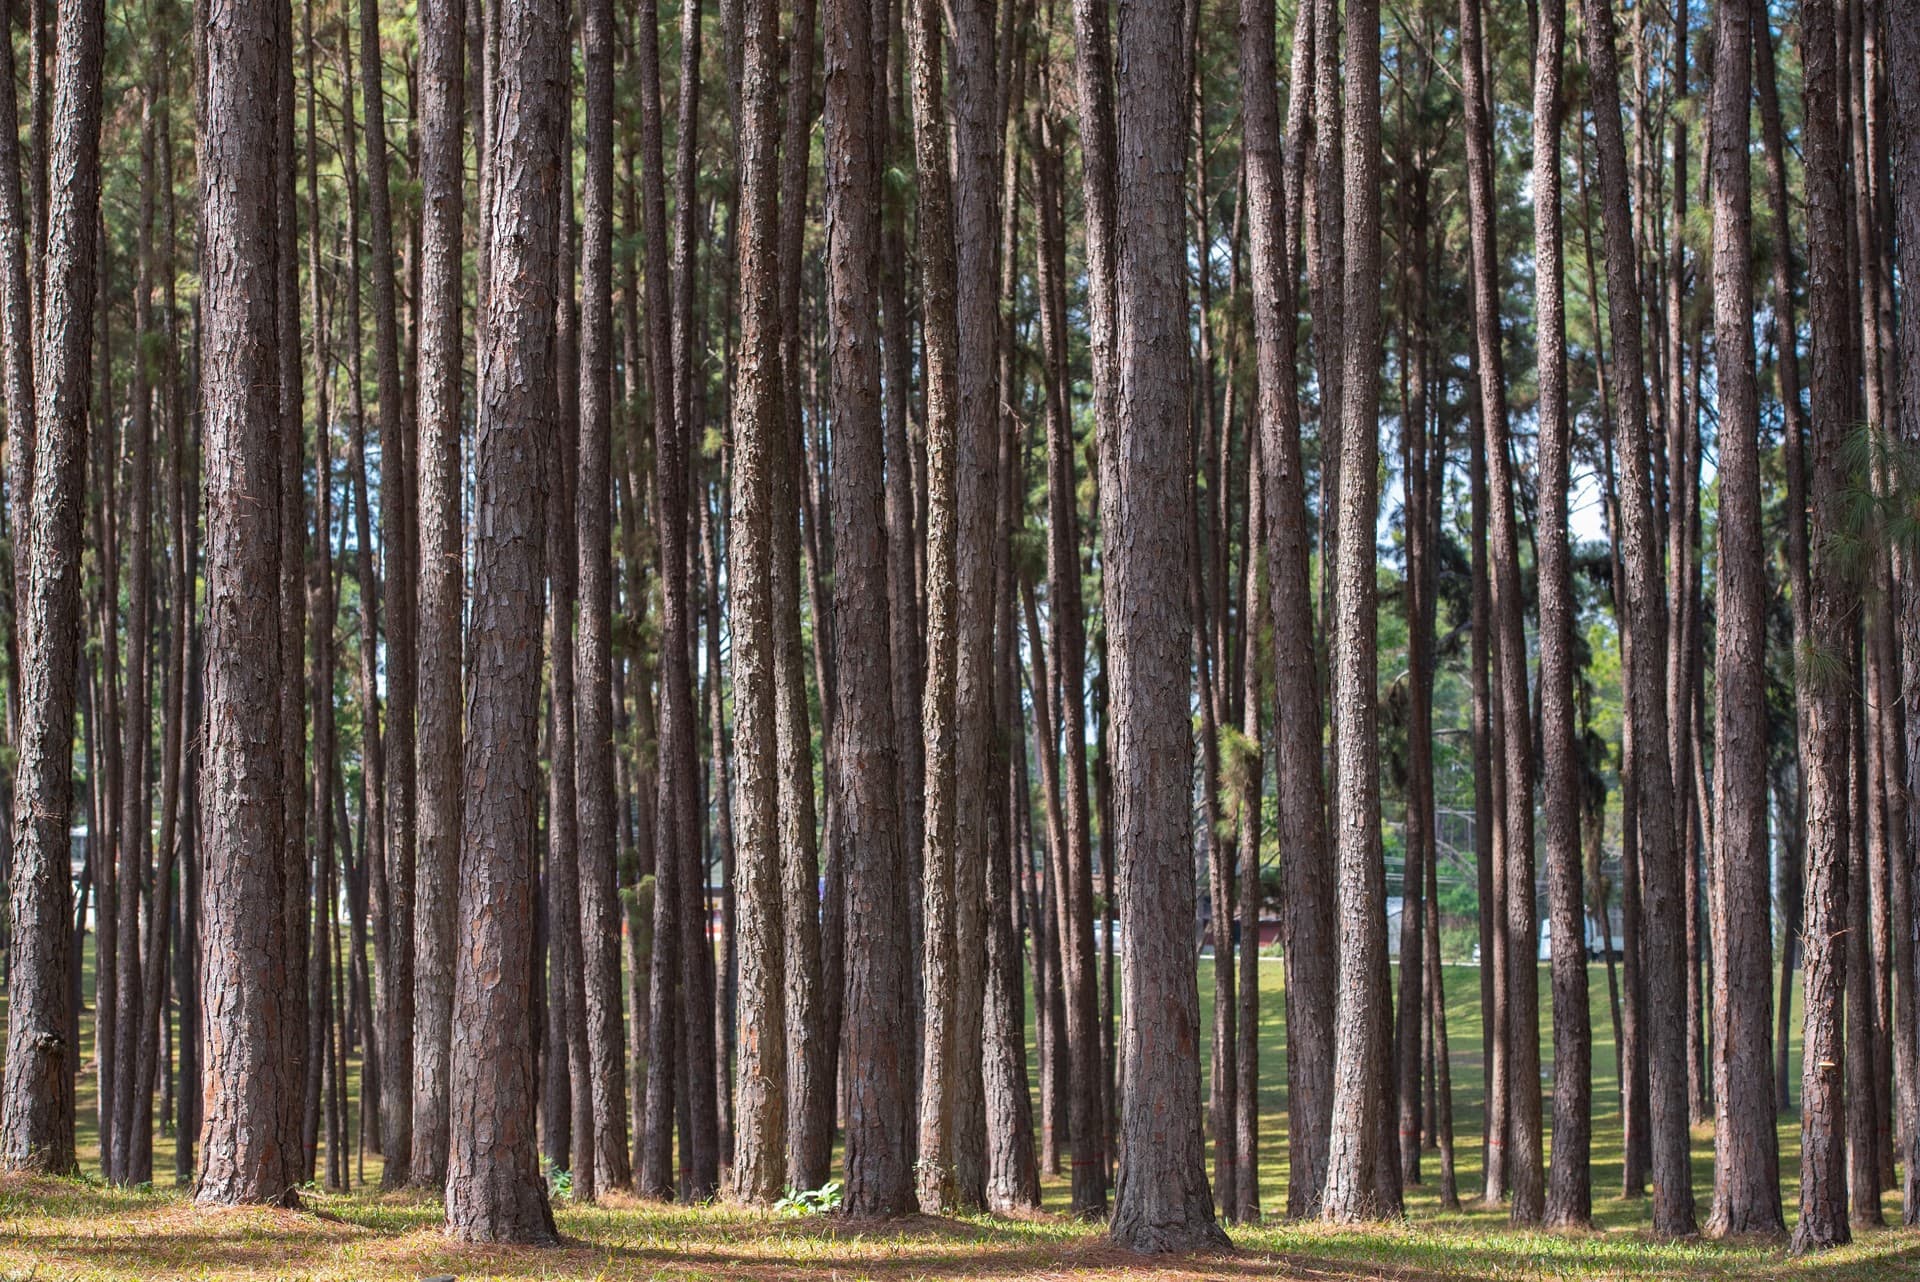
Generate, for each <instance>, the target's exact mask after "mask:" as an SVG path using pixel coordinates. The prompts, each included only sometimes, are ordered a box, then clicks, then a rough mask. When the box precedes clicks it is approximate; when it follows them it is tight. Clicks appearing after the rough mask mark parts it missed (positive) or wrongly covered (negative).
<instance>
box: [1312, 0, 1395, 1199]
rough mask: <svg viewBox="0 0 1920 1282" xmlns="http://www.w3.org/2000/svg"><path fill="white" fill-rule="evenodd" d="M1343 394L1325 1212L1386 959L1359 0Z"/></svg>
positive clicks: (1344, 1149) (1376, 296) (1358, 1158)
mask: <svg viewBox="0 0 1920 1282" xmlns="http://www.w3.org/2000/svg"><path fill="white" fill-rule="evenodd" d="M1346 26H1347V29H1346V37H1347V65H1346V68H1345V73H1346V74H1345V82H1346V131H1345V140H1344V141H1345V147H1346V157H1345V170H1346V173H1345V178H1346V190H1345V197H1346V226H1345V258H1346V272H1345V279H1344V282H1343V287H1344V296H1343V299H1342V310H1343V312H1344V320H1343V325H1344V333H1343V338H1344V340H1345V341H1344V346H1343V363H1344V365H1345V367H1346V368H1345V376H1344V384H1345V388H1344V390H1345V401H1344V403H1343V404H1342V407H1341V411H1342V412H1341V419H1342V423H1343V424H1344V425H1346V426H1348V427H1351V428H1353V429H1354V430H1351V431H1345V432H1343V433H1342V436H1341V442H1340V448H1341V454H1342V457H1341V460H1340V486H1339V491H1338V493H1339V509H1340V526H1341V528H1342V529H1343V530H1345V531H1347V532H1348V535H1347V537H1345V538H1342V539H1341V540H1340V542H1339V543H1338V544H1337V545H1336V548H1335V552H1334V556H1335V567H1334V572H1333V573H1334V614H1333V629H1334V637H1335V639H1334V663H1333V683H1332V684H1333V722H1334V724H1333V742H1334V779H1335V794H1334V804H1333V815H1334V864H1335V872H1334V875H1335V882H1334V893H1335V905H1336V917H1337V922H1338V925H1337V929H1338V931H1339V938H1340V939H1341V940H1342V946H1341V948H1340V960H1339V968H1338V973H1339V979H1338V989H1337V995H1336V997H1335V998H1334V1065H1335V1069H1334V1079H1333V1126H1332V1131H1331V1142H1330V1144H1329V1147H1328V1154H1327V1188H1326V1194H1325V1199H1324V1205H1323V1206H1322V1208H1321V1215H1322V1217H1323V1218H1325V1219H1327V1220H1329V1221H1333V1222H1342V1221H1353V1220H1360V1219H1366V1218H1370V1217H1372V1216H1375V1215H1378V1214H1380V1213H1382V1212H1383V1211H1384V1210H1385V1209H1386V1208H1384V1207H1382V1206H1380V1205H1379V1200H1378V1191H1377V1188H1376V1185H1375V1171H1374V1166H1375V1162H1376V1160H1377V1156H1378V1145H1379V1143H1380V1137H1381V1129H1382V1128H1381V1126H1380V1112H1381V1110H1382V1109H1384V1108H1385V1107H1386V1104H1385V1100H1384V1098H1383V1096H1384V1092H1383V1091H1382V1090H1381V1078H1382V1066H1383V1065H1384V1063H1385V1060H1386V1054H1387V1047H1386V1044H1385V1039H1384V1033H1385V1029H1384V1027H1383V1025H1382V1022H1381V1021H1380V1020H1379V1019H1377V1018H1376V1017H1375V1014H1374V1012H1376V1011H1378V1010H1383V1009H1385V1004H1386V1001H1387V994H1386V991H1385V990H1384V989H1383V988H1382V987H1381V984H1382V983H1383V981H1384V979H1385V976H1386V966H1387V957H1386V953H1387V939H1386V911H1385V910H1386V886H1385V880H1386V873H1385V869H1384V868H1383V867H1382V866H1381V856H1380V745H1379V722H1378V717H1379V713H1378V708H1377V707H1376V703H1375V700H1376V693H1375V685H1376V682H1375V677H1376V674H1377V671H1378V667H1379V659H1378V655H1377V653H1376V651H1375V648H1374V621H1375V617H1376V614H1377V609H1378V607H1377V605H1376V603H1375V600H1374V582H1373V580H1374V554H1373V537H1372V535H1371V533H1370V531H1372V529H1373V528H1374V516H1375V512H1376V509H1377V507H1378V504H1379V494H1378V492H1377V488H1376V487H1377V484H1378V482H1377V480H1376V476H1375V473H1376V469H1377V466H1378V460H1379V450H1380V446H1379V440H1378V437H1377V435H1376V432H1375V430H1374V425H1375V422H1376V419H1377V416H1378V413H1379V408H1380V382H1379V378H1380V190H1379V180H1380V26H1379V9H1378V6H1377V5H1374V4H1372V3H1370V2H1369V0H1350V2H1349V4H1348V6H1347V13H1346Z"/></svg>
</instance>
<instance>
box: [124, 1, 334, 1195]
mask: <svg viewBox="0 0 1920 1282" xmlns="http://www.w3.org/2000/svg"><path fill="white" fill-rule="evenodd" d="M274 14H275V20H276V24H277V27H278V34H279V42H280V44H279V48H278V49H276V50H275V52H274V89H275V101H274V122H275V126H276V130H275V138H276V141H275V146H276V149H277V154H276V162H277V163H276V164H275V167H274V187H275V189H276V194H275V210H274V213H275V218H274V235H275V239H276V242H277V244H276V250H275V253H276V258H275V275H276V278H277V281H278V287H277V289H276V292H275V298H274V325H275V328H276V330H277V332H278V336H279V343H278V350H277V352H276V356H277V358H278V359H277V361H276V365H277V373H278V379H277V382H278V384H279V392H280V398H279V404H278V407H277V408H278V411H279V416H280V428H279V442H278V445H279V455H280V754H281V756H280V761H281V764H280V786H281V793H280V814H281V833H280V861H281V868H282V874H281V875H282V877H283V878H284V881H283V883H282V885H281V888H280V908H281V912H282V913H284V914H285V916H286V920H287V942H286V950H287V952H286V956H287V973H286V978H285V980H284V981H283V983H282V987H281V993H282V996H281V999H280V1000H281V1003H282V1010H281V1012H280V1033H281V1055H282V1057H283V1071H285V1072H287V1073H289V1074H291V1075H292V1077H293V1080H294V1081H296V1082H302V1083H304V1081H305V1078H306V1058H307V960H308V959H307V952H308V947H309V945H310V944H311V942H312V934H313V926H312V923H313V905H312V884H311V879H310V877H309V874H308V859H309V855H308V850H307V819H306V816H307V757H306V748H307V724H306V712H307V700H306V666H307V661H306V605H307V599H306V560H307V502H306V458H305V440H306V434H305V429H304V426H303V424H304V409H303V406H302V403H301V402H302V397H303V395H304V389H303V388H302V385H301V377H300V273H299V264H300V249H299V235H298V230H299V203H298V200H297V198H296V197H295V195H294V190H295V189H294V175H295V173H296V172H297V169H296V161H295V156H296V153H295V151H294V142H293V9H292V7H291V5H290V4H288V3H286V2H285V0H277V2H276V3H275V5H274ZM151 810H152V804H151V802H148V803H147V805H146V806H145V807H144V809H143V812H142V813H143V815H144V814H146V813H150V812H151ZM140 827H141V831H142V834H143V837H144V834H145V831H146V828H147V822H146V820H145V819H144V818H143V819H142V821H141V824H140ZM138 938H139V937H138V936H137V935H129V937H128V946H129V947H130V948H131V947H134V946H137V943H138ZM148 1040H149V1043H150V1044H151V1042H154V1041H157V1040H158V1036H157V1034H155V1035H153V1036H151V1037H150V1038H149V1039H148ZM128 1070H129V1071H130V1072H135V1073H137V1072H138V1064H137V1063H135V1064H130V1065H129V1066H128ZM301 1103H302V1089H301V1088H300V1087H296V1088H295V1089H293V1090H290V1091H288V1092H287V1093H286V1094H285V1095H283V1096H282V1097H281V1099H280V1142H281V1144H282V1146H283V1147H284V1148H285V1149H286V1150H287V1151H288V1152H291V1153H293V1154H295V1155H296V1156H295V1157H294V1158H293V1159H292V1161H293V1166H294V1170H295V1171H296V1172H297V1173H298V1174H300V1175H302V1176H304V1175H305V1174H306V1168H305V1163H304V1160H303V1158H304V1149H303V1146H302V1143H301V1124H300V1123H301ZM150 1129H151V1124H150V1123H149V1130H150ZM143 1138H144V1143H142V1148H143V1150H150V1148H151V1144H152V1137H151V1135H148V1136H145V1137H143ZM134 1142H139V1141H134ZM146 1160H147V1168H148V1169H147V1174H149V1175H150V1174H151V1153H150V1152H148V1153H147V1154H146Z"/></svg>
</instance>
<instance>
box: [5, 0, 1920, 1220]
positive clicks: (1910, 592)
mask: <svg viewBox="0 0 1920 1282" xmlns="http://www.w3.org/2000/svg"><path fill="white" fill-rule="evenodd" d="M1888 16H1889V18H1890V21H1889V22H1888V24H1887V27H1888V34H1889V36H1890V40H1889V44H1888V51H1887V68H1888V78H1889V79H1890V80H1891V81H1892V86H1891V88H1892V97H1893V106H1894V115H1895V118H1896V119H1899V120H1903V121H1905V122H1906V123H1905V124H1904V125H1901V126H1899V127H1898V128H1896V129H1895V130H1894V148H1895V155H1896V156H1897V159H1896V161H1895V172H1896V174H1897V175H1898V177H1897V178H1896V179H1895V181H1894V243H1895V244H1896V245H1897V246H1898V247H1899V257H1898V263H1897V264H1896V265H1897V267H1898V269H1899V273H1900V279H1901V280H1903V281H1909V282H1911V281H1914V280H1920V126H1916V125H1915V123H1914V122H1915V121H1920V13H1916V11H1915V6H1914V4H1913V3H1912V0H1900V3H1897V4H1895V5H1894V6H1893V7H1892V8H1891V9H1890V10H1889V15H1888ZM1770 35H1771V33H1770V32H1769V31H1768V29H1767V28H1766V27H1765V26H1764V25H1760V24H1759V23H1758V22H1757V21H1756V29H1755V31H1754V38H1755V39H1756V40H1764V39H1769V38H1770ZM1769 65H1770V59H1769ZM1770 151H1771V149H1770ZM1770 160H1771V157H1770ZM4 163H5V162H4V160H0V165H4ZM1769 168H1771V163H1770V164H1769ZM4 180H5V179H4V173H0V181H4ZM1782 185H1783V186H1784V176H1783V178H1782ZM1909 315H1911V313H1909ZM1899 342H1900V346H1899V351H1898V370H1899V391H1900V399H1899V405H1900V417H1899V421H1898V431H1899V436H1900V439H1901V441H1902V442H1903V443H1904V444H1906V445H1907V446H1908V447H1909V448H1912V447H1914V446H1915V445H1916V444H1920V325H1916V324H1914V323H1913V322H1912V320H1911V319H1909V320H1908V321H1907V322H1906V323H1905V324H1903V325H1901V326H1900V339H1899ZM1911 564H1912V563H1911V562H1909V566H1910V567H1911ZM1900 634H1901V640H1902V642H1903V643H1904V644H1905V646H1906V654H1907V656H1908V657H1907V661H1906V663H1905V665H1904V666H1903V667H1902V668H1901V678H1902V690H1901V695H1902V699H1901V702H1902V703H1903V705H1904V712H1905V717H1906V732H1907V741H1906V745H1905V747H1906V778H1905V779H1904V780H1902V783H1903V785H1904V786H1905V789H1906V794H1907V798H1908V808H1907V838H1908V842H1909V847H1908V849H1906V850H1904V851H1901V852H1899V854H1898V856H1897V857H1898V858H1904V859H1905V860H1906V861H1907V877H1908V880H1909V891H1908V895H1907V904H1908V909H1909V911H1911V910H1912V906H1913V905H1915V904H1920V860H1916V859H1915V858H1914V857H1913V849H1912V843H1913V842H1914V841H1915V840H1916V838H1917V837H1920V814H1916V812H1915V809H1914V807H1915V801H1916V799H1920V662H1915V661H1914V660H1915V656H1917V655H1920V589H1916V585H1915V584H1914V582H1913V580H1912V578H1911V573H1910V575H1909V578H1908V581H1907V583H1906V584H1905V591H1904V592H1903V593H1902V596H1901V600H1900ZM1896 867H1897V865H1896ZM1895 875H1896V876H1897V875H1898V874H1897V873H1896V874H1895ZM1907 963H1908V964H1907V968H1906V969H1905V970H1904V971H1902V972H1901V973H1900V974H1899V975H1897V976H1896V977H1895V982H1896V983H1897V984H1899V985H1901V986H1902V987H1903V988H1905V989H1906V990H1908V991H1909V992H1911V991H1912V990H1913V988H1914V981H1915V980H1916V978H1920V947H1915V946H1914V942H1913V941H1912V940H1911V939H1909V942H1908V958H1907ZM1909 1003H1910V1005H1909V1009H1911V1003H1912V999H1911V998H1909ZM1894 1035H1895V1036H1896V1037H1903V1038H1905V1039H1907V1040H1908V1041H1909V1042H1911V1041H1912V1040H1913V1039H1914V1037H1915V1030H1914V1028H1913V1026H1912V1025H1911V1024H1907V1023H1901V1022H1898V1021H1896V1024H1895V1034H1894ZM1783 1040H1784V1039H1783ZM1914 1049H1915V1050H1917V1051H1920V1046H1915V1047H1914ZM1917 1077H1920V1074H1908V1075H1907V1077H1906V1078H1905V1079H1903V1085H1904V1086H1905V1087H1906V1093H1907V1094H1908V1095H1909V1096H1910V1097H1911V1096H1912V1095H1914V1094H1920V1081H1916V1080H1914V1079H1915V1078H1917ZM1912 1121H1913V1125H1911V1126H1910V1128H1909V1131H1908V1134H1907V1137H1906V1141H1907V1143H1906V1149H1905V1151H1904V1152H1902V1153H1901V1158H1902V1161H1903V1162H1904V1164H1905V1170H1904V1174H1905V1184H1904V1187H1903V1190H1902V1193H1903V1196H1902V1197H1901V1201H1900V1205H1901V1219H1902V1220H1903V1221H1904V1222H1905V1223H1907V1224H1914V1223H1920V1118H1913V1119H1912Z"/></svg>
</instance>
